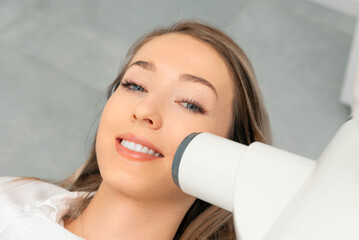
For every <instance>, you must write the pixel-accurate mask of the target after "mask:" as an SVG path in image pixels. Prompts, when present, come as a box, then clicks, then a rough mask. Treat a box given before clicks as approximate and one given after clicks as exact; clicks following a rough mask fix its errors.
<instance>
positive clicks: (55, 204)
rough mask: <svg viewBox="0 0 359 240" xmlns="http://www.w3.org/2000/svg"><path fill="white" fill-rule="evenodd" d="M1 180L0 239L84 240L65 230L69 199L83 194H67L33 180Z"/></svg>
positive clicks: (9, 178) (64, 191)
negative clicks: (64, 218) (64, 220)
mask: <svg viewBox="0 0 359 240" xmlns="http://www.w3.org/2000/svg"><path fill="white" fill-rule="evenodd" d="M13 179H15V178H14V177H0V240H20V239H21V240H22V239H26V240H51V239H54V240H55V239H56V240H59V239H68V240H83V238H81V237H79V236H77V235H75V234H73V233H71V232H70V231H68V230H66V229H65V228H64V223H63V221H62V217H63V216H64V214H65V213H66V211H67V210H68V209H69V205H68V203H67V201H68V200H71V199H74V198H77V197H79V196H81V195H82V194H85V193H83V192H70V191H68V190H66V189H64V188H61V187H59V186H56V185H53V184H50V183H46V182H42V181H36V180H34V181H33V180H26V181H15V182H9V181H11V180H13Z"/></svg>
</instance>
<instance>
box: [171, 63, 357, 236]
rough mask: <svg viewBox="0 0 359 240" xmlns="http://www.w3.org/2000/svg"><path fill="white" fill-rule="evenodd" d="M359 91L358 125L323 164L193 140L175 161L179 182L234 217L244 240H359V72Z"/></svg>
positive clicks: (335, 142) (212, 138) (205, 138)
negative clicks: (231, 213) (229, 212)
mask: <svg viewBox="0 0 359 240" xmlns="http://www.w3.org/2000/svg"><path fill="white" fill-rule="evenodd" d="M354 89H356V90H355V91H354V95H355V99H356V100H355V103H354V106H353V118H352V119H351V120H349V121H348V122H346V123H345V124H344V125H343V126H342V127H341V128H340V129H339V131H338V132H337V134H336V135H335V136H334V138H333V139H332V141H331V142H330V144H329V145H328V147H327V148H326V150H325V151H324V153H323V154H322V155H321V157H320V159H319V160H318V161H313V160H310V159H306V158H304V157H301V156H298V155H295V154H292V153H289V152H286V151H283V150H279V149H277V148H275V147H272V146H268V145H265V144H263V143H259V142H255V143H252V144H250V145H249V146H246V145H243V144H240V143H237V142H233V141H230V140H228V139H225V138H221V137H218V136H216V135H212V134H209V133H193V134H191V135H189V136H187V137H186V138H185V139H184V140H183V141H182V143H181V144H180V146H179V147H178V149H177V152H176V154H175V156H174V159H173V165H172V176H173V180H174V182H175V183H176V184H177V185H178V186H179V187H180V188H181V189H182V190H183V191H184V192H186V193H188V194H190V195H193V196H195V197H197V198H199V199H202V200H204V201H207V202H209V203H211V204H214V205H217V206H219V207H221V208H224V209H226V210H228V211H231V212H233V216H234V224H235V230H236V235H237V237H238V239H241V240H338V239H341V240H359V66H358V74H357V80H356V87H355V88H354Z"/></svg>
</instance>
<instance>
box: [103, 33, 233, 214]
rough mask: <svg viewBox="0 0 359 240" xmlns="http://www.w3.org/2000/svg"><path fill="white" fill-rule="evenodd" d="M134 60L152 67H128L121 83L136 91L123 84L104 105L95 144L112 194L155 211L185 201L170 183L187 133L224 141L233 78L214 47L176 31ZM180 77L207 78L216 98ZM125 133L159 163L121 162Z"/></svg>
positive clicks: (147, 46)
mask: <svg viewBox="0 0 359 240" xmlns="http://www.w3.org/2000/svg"><path fill="white" fill-rule="evenodd" d="M136 61H147V62H152V63H154V64H155V68H156V69H155V71H151V70H149V69H145V68H143V67H141V66H138V65H133V66H131V67H129V68H128V69H127V70H126V72H125V74H124V77H123V81H122V83H126V81H127V80H128V79H131V80H132V81H133V82H134V83H135V85H134V84H132V85H130V87H131V90H129V89H128V88H125V87H124V86H123V85H120V86H119V87H118V88H117V89H116V91H115V92H114V93H113V94H112V96H111V97H110V98H109V100H108V102H107V103H106V105H105V108H104V110H103V113H102V117H101V121H100V125H99V129H98V133H97V138H96V152H97V159H98V164H99V168H100V172H101V176H102V178H103V184H106V185H107V187H108V188H109V189H111V191H113V192H114V193H121V194H124V195H126V196H127V197H128V198H130V199H136V200H137V201H143V202H147V203H149V202H152V203H158V204H159V207H160V206H161V205H160V204H163V202H166V201H170V202H176V201H178V202H180V201H185V199H187V200H188V199H189V198H190V196H188V195H187V194H185V193H184V192H182V190H181V189H180V188H179V187H178V186H176V185H175V184H174V182H173V180H172V175H171V167H172V160H173V157H174V155H175V152H176V149H177V147H178V146H179V144H180V143H181V141H182V140H183V139H184V138H185V137H186V136H187V135H188V134H190V133H192V132H210V133H213V134H216V135H219V136H223V137H226V136H227V134H228V130H229V127H230V125H231V121H232V99H233V83H232V80H231V78H230V74H229V72H228V69H227V67H226V65H225V63H224V61H223V60H222V58H221V57H220V55H219V54H218V53H217V52H216V51H215V50H214V49H213V48H212V47H211V46H209V45H207V44H205V43H204V42H202V41H200V40H197V39H195V38H193V37H191V36H188V35H184V34H178V33H172V34H166V35H162V36H159V37H155V38H154V39H152V40H150V41H149V42H147V43H146V44H145V45H144V46H143V47H141V48H140V50H139V51H138V52H137V53H136V54H135V56H134V57H133V59H132V60H131V63H134V62H136ZM184 73H188V74H191V75H194V76H197V77H200V78H203V79H205V80H207V81H208V82H210V83H211V84H212V85H213V86H214V88H215V89H216V92H217V94H215V93H214V91H213V90H212V89H211V88H210V87H208V86H206V85H204V84H202V83H199V82H192V81H181V80H179V76H180V74H184ZM188 100H191V101H192V100H195V101H196V102H199V103H200V104H201V105H202V106H204V108H205V112H204V113H201V112H199V111H197V110H198V108H196V107H194V105H191V104H190V103H188ZM193 110H195V111H193ZM123 133H132V134H135V135H140V136H142V137H145V138H146V139H147V140H149V141H150V142H151V143H152V144H153V145H155V146H156V147H157V148H158V149H159V151H160V152H161V153H162V154H163V156H164V157H162V158H158V159H156V160H152V161H131V160H129V159H126V157H124V156H122V155H120V154H119V153H118V152H117V150H116V146H115V145H116V137H117V136H118V135H120V134H123ZM219 160H220V159H219ZM203 161H206V159H203ZM192 200H193V199H192Z"/></svg>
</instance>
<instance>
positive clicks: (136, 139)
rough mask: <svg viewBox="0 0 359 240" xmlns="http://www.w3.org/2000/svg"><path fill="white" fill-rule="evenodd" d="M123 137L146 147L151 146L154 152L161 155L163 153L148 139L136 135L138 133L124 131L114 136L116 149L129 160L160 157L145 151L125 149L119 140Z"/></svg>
mask: <svg viewBox="0 0 359 240" xmlns="http://www.w3.org/2000/svg"><path fill="white" fill-rule="evenodd" d="M123 139H125V140H129V141H131V142H134V143H136V144H137V143H139V144H141V145H142V146H146V147H148V148H151V149H152V150H154V151H155V152H158V153H160V154H161V155H163V154H162V153H161V152H160V151H159V150H158V148H157V147H156V146H154V145H153V144H152V143H151V142H150V141H148V140H147V139H146V138H144V137H141V136H138V135H134V134H132V133H124V134H121V135H119V136H117V137H116V150H117V152H119V153H120V154H121V155H123V156H125V157H127V158H128V159H130V160H135V161H149V160H155V159H160V157H155V156H152V155H150V154H146V153H141V152H136V151H132V150H130V149H127V148H125V147H123V146H122V145H121V141H122V140H123Z"/></svg>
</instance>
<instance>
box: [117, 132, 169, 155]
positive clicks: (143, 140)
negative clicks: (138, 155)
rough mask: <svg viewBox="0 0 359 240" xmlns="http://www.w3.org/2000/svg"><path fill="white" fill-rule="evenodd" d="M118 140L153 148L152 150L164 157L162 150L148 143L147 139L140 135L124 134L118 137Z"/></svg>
mask: <svg viewBox="0 0 359 240" xmlns="http://www.w3.org/2000/svg"><path fill="white" fill-rule="evenodd" d="M116 139H120V140H123V139H125V140H129V141H131V142H134V143H139V144H141V145H142V146H144V147H148V148H151V149H152V150H154V151H155V152H158V153H160V154H161V155H163V154H162V153H161V152H160V150H159V149H158V148H157V147H156V146H155V145H153V144H152V143H151V142H150V141H148V140H147V139H146V138H145V137H142V136H139V135H135V134H133V133H123V134H120V135H118V136H117V137H116Z"/></svg>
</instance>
